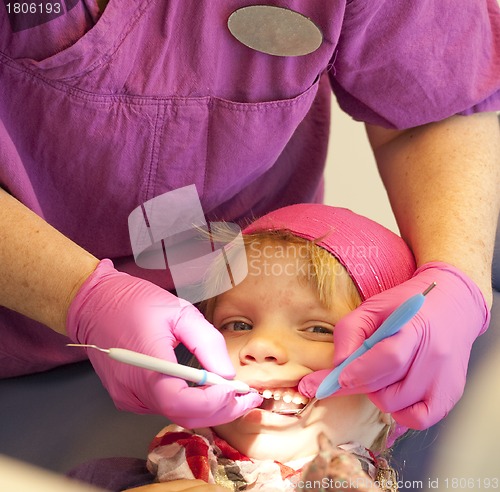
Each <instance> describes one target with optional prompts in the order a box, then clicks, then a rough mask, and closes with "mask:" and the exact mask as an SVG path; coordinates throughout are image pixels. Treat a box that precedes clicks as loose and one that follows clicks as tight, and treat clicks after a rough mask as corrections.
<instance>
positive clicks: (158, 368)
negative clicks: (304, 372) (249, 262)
mask: <svg viewBox="0 0 500 492" xmlns="http://www.w3.org/2000/svg"><path fill="white" fill-rule="evenodd" d="M66 346H67V347H83V348H93V349H96V350H99V351H101V352H104V353H105V354H108V355H109V357H111V358H112V359H114V360H117V361H118V362H123V363H124V364H129V365H131V366H136V367H141V368H143V369H149V370H150V371H155V372H159V373H161V374H166V375H167V376H173V377H176V378H181V379H185V380H186V381H191V382H193V383H196V384H197V385H198V386H203V385H206V384H207V385H214V384H225V385H227V386H232V387H233V388H234V389H235V390H236V392H237V393H239V394H246V393H257V390H256V389H254V388H250V386H248V384H246V383H244V382H243V381H239V380H237V379H232V380H230V379H225V378H223V377H222V376H219V375H218V374H215V373H213V372H209V371H206V370H205V369H196V368H195V367H189V366H184V365H182V364H177V363H175V362H170V361H168V360H164V359H158V358H157V357H152V356H150V355H146V354H141V353H139V352H133V351H132V350H127V349H122V348H109V349H104V348H101V347H98V346H97V345H86V344H79V343H68V344H66Z"/></svg>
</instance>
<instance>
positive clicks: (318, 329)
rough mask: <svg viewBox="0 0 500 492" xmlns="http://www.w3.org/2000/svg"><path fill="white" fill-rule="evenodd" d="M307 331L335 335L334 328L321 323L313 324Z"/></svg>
mask: <svg viewBox="0 0 500 492" xmlns="http://www.w3.org/2000/svg"><path fill="white" fill-rule="evenodd" d="M305 331H306V332H308V333H317V334H319V335H333V330H332V329H331V328H327V327H326V326H321V325H316V326H311V327H309V328H307V329H306V330H305Z"/></svg>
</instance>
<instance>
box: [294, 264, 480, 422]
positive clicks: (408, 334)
mask: <svg viewBox="0 0 500 492" xmlns="http://www.w3.org/2000/svg"><path fill="white" fill-rule="evenodd" d="M432 282H436V283H437V286H436V287H435V288H434V289H433V290H432V291H431V292H430V293H429V295H428V296H426V298H425V302H424V305H423V306H422V308H421V309H420V311H419V312H418V313H417V315H416V316H415V317H414V318H413V319H412V320H411V321H410V322H409V323H408V324H407V325H406V326H405V327H403V329H402V330H401V331H400V332H399V333H397V334H396V335H394V336H392V337H390V338H388V339H386V340H383V341H382V342H380V343H379V344H377V345H376V346H375V347H373V348H372V349H371V350H369V351H368V352H367V353H366V354H364V355H363V356H362V357H360V358H359V359H357V360H355V361H353V362H352V363H351V364H349V365H348V366H347V367H346V368H345V369H344V371H342V373H341V375H340V378H339V383H340V385H341V387H342V389H341V390H340V391H339V393H340V394H342V393H344V394H347V393H368V396H369V398H370V399H371V400H372V401H373V402H374V403H375V404H376V405H377V406H378V407H379V408H380V409H381V410H382V411H384V412H387V413H392V416H393V417H394V419H395V420H396V422H397V423H398V424H400V426H406V427H410V428H413V429H425V428H427V427H430V426H431V425H433V424H435V423H436V422H438V421H439V420H440V419H442V418H443V417H444V416H445V415H447V414H448V412H449V411H450V410H451V409H452V408H453V406H454V405H455V403H457V401H458V400H459V399H460V397H461V396H462V393H463V390H464V386H465V378H466V373H467V365H468V362H469V356H470V351H471V347H472V343H473V342H474V340H475V339H476V337H477V336H478V335H480V334H481V333H483V332H484V331H485V330H486V328H487V327H488V322H489V310H488V308H487V306H486V303H485V301H484V297H483V295H482V293H481V291H480V290H479V288H478V287H477V286H476V284H474V283H473V282H472V281H471V280H470V279H469V278H468V277H467V276H465V275H464V274H463V273H462V272H460V271H459V270H458V269H456V268H454V267H453V266H451V265H448V264H446V263H441V262H432V263H428V264H425V265H423V266H422V267H420V268H419V269H418V270H417V271H416V272H415V274H414V276H413V278H411V279H410V280H408V281H406V282H404V283H403V284H401V285H398V286H397V287H394V288H392V289H390V290H387V291H385V292H382V293H381V294H378V295H376V296H373V297H371V298H369V299H367V300H366V301H365V302H363V303H362V305H361V306H360V307H358V308H357V309H355V310H354V311H353V312H351V313H349V314H348V315H347V316H345V317H344V318H343V319H342V320H341V321H340V322H339V323H337V325H336V327H335V335H334V336H335V338H334V341H335V355H334V366H337V365H338V364H340V363H341V362H342V361H343V360H345V359H346V358H347V357H348V356H349V355H350V354H351V353H352V352H354V351H355V350H356V349H357V348H358V347H359V346H360V345H361V344H362V343H363V341H364V340H365V339H366V338H368V337H369V336H370V335H371V334H372V333H373V332H374V331H375V330H376V329H377V328H378V327H379V326H380V325H381V324H382V322H383V321H384V320H385V319H386V318H387V317H388V316H389V315H390V314H391V313H392V311H394V310H395V309H396V308H397V307H398V306H399V305H400V304H402V303H403V302H404V301H406V300H407V299H409V298H410V297H411V296H413V295H415V294H418V293H421V292H423V291H424V290H425V289H426V288H427V287H428V286H429V285H430V284H431V283H432ZM328 373H329V371H320V372H317V373H313V374H311V375H310V376H306V377H305V378H304V379H303V380H302V381H301V383H300V385H299V391H300V392H301V393H302V394H303V395H305V396H307V397H312V396H314V393H315V392H316V388H317V387H318V386H319V384H320V383H321V381H322V380H323V379H324V378H325V376H326V375H327V374H328ZM341 392H342V393H341Z"/></svg>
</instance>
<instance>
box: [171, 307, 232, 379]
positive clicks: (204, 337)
mask: <svg viewBox="0 0 500 492" xmlns="http://www.w3.org/2000/svg"><path fill="white" fill-rule="evenodd" d="M174 335H175V337H176V339H177V340H178V341H180V342H182V343H183V344H184V345H185V346H186V348H187V349H188V350H189V351H190V352H191V353H192V354H193V355H195V356H196V358H197V359H198V361H199V362H200V364H201V365H202V366H203V367H204V368H205V369H207V370H208V371H210V372H215V373H216V374H219V375H220V376H222V377H225V378H227V379H232V378H234V376H235V374H236V372H235V370H234V367H233V364H232V363H231V360H230V358H229V354H228V353H227V348H226V342H225V340H224V337H223V336H222V334H221V333H220V332H219V331H218V330H217V329H216V328H215V327H214V326H213V325H212V324H211V323H209V322H208V321H207V320H206V319H205V318H204V317H203V315H202V314H201V313H200V311H198V309H197V308H195V307H194V306H192V305H191V304H188V303H186V305H185V306H183V308H182V312H181V315H180V317H179V320H178V321H177V323H176V326H175V328H174Z"/></svg>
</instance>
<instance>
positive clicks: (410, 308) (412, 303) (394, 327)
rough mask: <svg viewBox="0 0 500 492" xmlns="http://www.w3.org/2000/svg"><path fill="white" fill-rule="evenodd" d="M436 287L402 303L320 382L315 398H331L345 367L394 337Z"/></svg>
mask: <svg viewBox="0 0 500 492" xmlns="http://www.w3.org/2000/svg"><path fill="white" fill-rule="evenodd" d="M435 286H436V283H435V282H434V283H432V284H431V285H430V286H429V287H428V288H427V289H426V290H425V291H424V292H422V293H419V294H416V295H414V296H412V297H410V298H409V299H408V300H406V301H405V302H403V304H401V305H400V306H399V307H398V308H396V310H395V311H393V312H392V313H391V314H390V316H389V317H388V318H387V319H386V320H385V321H384V322H383V323H382V324H381V325H380V326H379V328H378V329H377V330H376V331H375V333H373V335H371V336H370V337H369V338H367V339H366V340H365V341H364V342H363V344H362V345H361V346H360V347H359V348H358V349H357V350H355V351H354V352H353V353H352V354H351V355H350V356H349V357H348V358H347V359H346V360H344V362H342V363H341V364H339V365H338V366H337V367H336V368H335V369H333V370H332V371H331V372H330V374H328V376H326V378H325V379H324V380H323V381H322V382H321V384H320V385H319V386H318V389H317V390H316V398H318V400H322V399H323V398H327V397H328V396H331V395H332V394H333V393H335V392H336V391H338V390H339V389H340V384H339V376H340V373H341V372H342V371H343V370H344V369H345V367H346V366H347V365H348V364H350V363H351V362H352V361H353V360H355V359H357V358H358V357H361V356H362V355H363V354H365V353H366V352H368V350H370V349H371V348H372V347H373V346H374V345H375V344H377V343H379V342H381V341H382V340H385V339H386V338H389V337H391V336H392V335H395V334H396V333H397V332H398V331H399V330H400V329H401V328H403V326H404V325H406V323H408V321H410V320H411V319H412V318H413V316H415V314H417V312H418V311H419V309H420V308H421V307H422V304H423V303H424V300H425V296H426V295H427V294H428V293H429V292H430V291H431V289H433V288H434V287H435Z"/></svg>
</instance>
